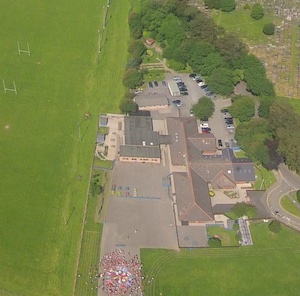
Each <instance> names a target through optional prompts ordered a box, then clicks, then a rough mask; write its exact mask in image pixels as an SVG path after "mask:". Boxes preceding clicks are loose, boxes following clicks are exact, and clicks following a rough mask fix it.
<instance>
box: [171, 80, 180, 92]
mask: <svg viewBox="0 0 300 296" xmlns="http://www.w3.org/2000/svg"><path fill="white" fill-rule="evenodd" d="M168 85H169V88H170V89H171V90H172V92H173V93H174V94H176V93H179V94H180V90H179V87H178V85H177V83H176V81H174V80H169V81H168Z"/></svg>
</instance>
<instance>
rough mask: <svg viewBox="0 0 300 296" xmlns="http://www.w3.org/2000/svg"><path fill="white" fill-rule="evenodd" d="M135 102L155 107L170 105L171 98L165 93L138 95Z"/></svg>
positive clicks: (142, 105) (143, 105) (141, 105)
mask: <svg viewBox="0 0 300 296" xmlns="http://www.w3.org/2000/svg"><path fill="white" fill-rule="evenodd" d="M134 99H135V102H136V103H137V104H138V105H139V106H140V107H153V106H168V105H169V100H168V98H167V97H166V96H164V95H139V96H136V97H135V98H134Z"/></svg>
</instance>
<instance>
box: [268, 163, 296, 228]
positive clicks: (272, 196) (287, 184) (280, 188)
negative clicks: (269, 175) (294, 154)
mask: <svg viewBox="0 0 300 296" xmlns="http://www.w3.org/2000/svg"><path fill="white" fill-rule="evenodd" d="M275 175H276V178H277V182H276V183H275V184H274V185H273V186H271V187H270V188H269V189H268V190H267V191H266V193H265V197H266V200H267V205H268V207H269V210H270V213H271V215H272V216H273V217H274V218H276V219H277V220H279V221H280V222H283V223H284V224H287V225H288V226H290V227H292V228H294V229H296V230H298V231H300V218H298V217H296V216H294V215H292V214H290V213H289V212H287V211H285V210H284V209H283V208H282V207H281V205H280V200H281V198H282V197H283V196H284V195H286V194H288V193H290V192H291V191H294V190H298V189H300V176H298V175H297V174H296V173H294V172H292V171H290V170H289V169H288V168H287V167H286V166H285V165H284V164H280V165H279V169H278V171H276V172H275ZM275 211H278V212H279V213H278V214H276V213H275Z"/></svg>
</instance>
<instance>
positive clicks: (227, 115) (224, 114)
mask: <svg viewBox="0 0 300 296" xmlns="http://www.w3.org/2000/svg"><path fill="white" fill-rule="evenodd" d="M223 117H224V118H227V117H232V116H231V114H230V113H228V112H227V113H223Z"/></svg>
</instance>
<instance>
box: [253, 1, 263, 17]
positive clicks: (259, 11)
mask: <svg viewBox="0 0 300 296" xmlns="http://www.w3.org/2000/svg"><path fill="white" fill-rule="evenodd" d="M264 15H265V12H264V8H263V7H262V6H261V5H260V4H259V3H256V4H254V5H253V7H252V10H251V16H252V18H254V19H255V20H260V19H261V18H263V17H264Z"/></svg>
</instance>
